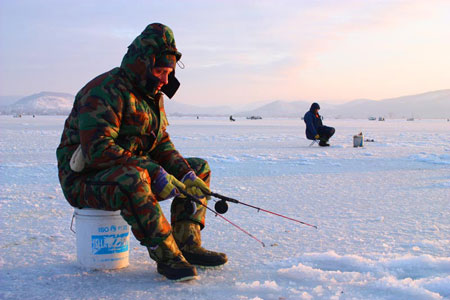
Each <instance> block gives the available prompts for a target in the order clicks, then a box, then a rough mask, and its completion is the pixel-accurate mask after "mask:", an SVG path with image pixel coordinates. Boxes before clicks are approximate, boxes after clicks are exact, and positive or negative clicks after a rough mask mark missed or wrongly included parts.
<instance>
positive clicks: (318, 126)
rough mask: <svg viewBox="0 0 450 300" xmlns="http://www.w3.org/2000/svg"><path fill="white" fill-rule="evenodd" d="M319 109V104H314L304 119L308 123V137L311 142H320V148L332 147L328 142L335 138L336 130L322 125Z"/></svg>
mask: <svg viewBox="0 0 450 300" xmlns="http://www.w3.org/2000/svg"><path fill="white" fill-rule="evenodd" d="M319 109H320V106H319V104H318V103H316V102H314V103H313V104H311V107H310V109H309V111H308V112H307V113H306V114H305V116H304V117H303V120H304V121H305V123H306V137H307V138H308V139H309V140H320V141H319V146H322V147H326V146H330V144H329V143H328V140H329V139H330V138H331V137H332V136H333V134H334V132H335V129H334V128H333V127H328V126H324V125H323V124H322V117H321V116H320V115H319Z"/></svg>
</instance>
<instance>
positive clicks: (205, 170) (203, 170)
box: [186, 157, 211, 177]
mask: <svg viewBox="0 0 450 300" xmlns="http://www.w3.org/2000/svg"><path fill="white" fill-rule="evenodd" d="M186 160H187V162H188V163H189V165H190V166H191V168H192V169H193V170H194V172H195V174H196V175H197V176H199V177H200V176H201V175H203V176H206V175H207V176H209V174H210V173H211V169H210V167H209V164H208V162H207V161H206V160H204V159H203V158H198V157H189V158H186Z"/></svg>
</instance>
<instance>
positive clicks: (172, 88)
mask: <svg viewBox="0 0 450 300" xmlns="http://www.w3.org/2000/svg"><path fill="white" fill-rule="evenodd" d="M179 87H180V82H179V81H178V79H177V78H176V77H175V70H173V72H172V73H170V74H169V77H168V83H167V84H166V85H164V86H163V87H162V88H161V91H162V92H163V93H164V94H166V96H167V97H169V98H170V99H172V97H173V95H175V93H176V91H177V90H178V88H179Z"/></svg>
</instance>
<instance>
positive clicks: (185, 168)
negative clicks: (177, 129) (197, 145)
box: [150, 129, 192, 180]
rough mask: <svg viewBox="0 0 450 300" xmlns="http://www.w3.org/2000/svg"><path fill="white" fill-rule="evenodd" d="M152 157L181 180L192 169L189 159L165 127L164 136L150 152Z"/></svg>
mask: <svg viewBox="0 0 450 300" xmlns="http://www.w3.org/2000/svg"><path fill="white" fill-rule="evenodd" d="M150 157H151V158H152V159H154V160H155V161H156V162H158V163H159V164H160V165H161V166H162V167H163V168H164V169H165V170H166V171H167V172H169V173H170V174H172V175H174V176H175V177H176V178H177V179H179V180H181V178H183V176H184V175H185V174H186V173H188V172H189V171H192V168H191V166H190V165H189V163H188V162H187V160H186V159H184V157H183V156H182V155H181V154H180V153H179V152H178V151H177V150H176V149H175V146H174V145H173V143H172V141H171V140H170V137H169V134H168V133H167V132H166V130H165V129H163V132H162V138H161V139H160V140H159V142H158V144H157V145H156V147H155V148H154V149H153V150H152V151H151V152H150Z"/></svg>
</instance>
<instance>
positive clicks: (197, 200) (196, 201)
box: [179, 189, 266, 247]
mask: <svg viewBox="0 0 450 300" xmlns="http://www.w3.org/2000/svg"><path fill="white" fill-rule="evenodd" d="M179 192H180V193H181V194H183V195H184V196H185V197H186V198H187V199H188V200H190V201H191V202H195V203H197V204H199V205H201V206H204V207H205V208H206V209H208V210H210V211H211V212H213V213H214V215H215V216H216V217H221V218H222V219H224V220H225V221H226V222H228V223H230V224H231V225H233V226H234V227H236V228H237V229H239V230H240V231H242V232H243V233H245V234H246V235H248V236H249V237H251V238H252V239H254V240H255V241H257V242H258V243H260V244H261V245H262V246H263V247H265V246H266V245H265V244H264V242H262V241H261V240H259V239H258V238H256V237H255V236H254V235H252V234H251V233H249V232H248V231H246V230H245V229H243V228H242V227H240V226H238V225H236V224H235V223H233V222H231V221H230V220H228V219H227V218H225V217H224V216H222V215H221V214H219V213H218V212H216V211H215V210H213V209H212V208H209V207H208V206H207V205H206V204H203V203H202V202H201V201H200V200H199V199H197V198H195V197H194V196H192V195H190V194H188V193H186V192H185V191H183V190H181V189H179ZM187 210H188V211H191V212H192V213H195V208H190V207H189V208H187Z"/></svg>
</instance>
